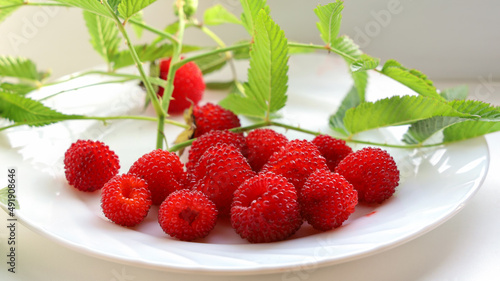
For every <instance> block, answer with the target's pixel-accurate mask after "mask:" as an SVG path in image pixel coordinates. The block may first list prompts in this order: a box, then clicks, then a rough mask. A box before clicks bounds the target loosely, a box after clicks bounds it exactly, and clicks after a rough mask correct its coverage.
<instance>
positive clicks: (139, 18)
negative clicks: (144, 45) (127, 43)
mask: <svg viewBox="0 0 500 281" xmlns="http://www.w3.org/2000/svg"><path fill="white" fill-rule="evenodd" d="M143 15H144V13H143V12H142V11H140V12H138V13H136V14H135V15H133V16H132V17H130V18H131V19H134V20H135V21H136V22H138V23H142V24H146V22H145V21H144V18H143ZM132 30H134V33H135V35H136V36H137V37H138V38H141V37H142V33H143V32H144V28H143V27H142V26H139V25H137V24H132Z"/></svg>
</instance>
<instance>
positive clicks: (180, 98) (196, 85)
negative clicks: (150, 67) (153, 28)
mask: <svg viewBox="0 0 500 281" xmlns="http://www.w3.org/2000/svg"><path fill="white" fill-rule="evenodd" d="M171 61H172V59H171V58H168V59H163V60H161V61H160V78H161V79H163V80H167V76H168V72H169V68H170V62H171ZM164 91H165V89H163V88H162V87H160V88H159V89H158V95H159V96H160V97H163V94H164ZM204 91H205V82H204V81H203V74H202V72H201V70H200V68H199V67H198V66H197V65H196V64H195V63H194V62H188V63H186V64H184V65H183V66H181V67H180V68H179V69H177V71H176V72H175V78H174V91H173V92H172V100H171V101H170V105H169V107H168V113H169V114H178V113H182V112H183V111H184V110H186V109H188V108H189V107H190V106H191V105H196V104H198V102H199V101H200V100H201V98H202V97H203V92H204Z"/></svg>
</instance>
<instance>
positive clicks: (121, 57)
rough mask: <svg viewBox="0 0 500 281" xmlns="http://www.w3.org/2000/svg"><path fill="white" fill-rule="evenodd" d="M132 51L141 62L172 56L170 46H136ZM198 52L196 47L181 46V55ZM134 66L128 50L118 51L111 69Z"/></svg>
mask: <svg viewBox="0 0 500 281" xmlns="http://www.w3.org/2000/svg"><path fill="white" fill-rule="evenodd" d="M134 49H135V51H136V53H137V55H138V56H139V60H140V61H142V62H147V61H153V60H157V59H161V58H167V57H171V56H172V54H173V47H172V45H171V44H163V45H148V44H144V45H137V46H134ZM196 50H199V47H197V46H190V45H183V46H182V53H187V52H192V51H196ZM133 64H134V60H133V59H132V54H131V53H130V50H129V49H126V50H123V51H120V52H119V53H117V54H116V55H115V57H114V58H113V69H115V70H116V69H119V68H123V67H127V66H130V65H133Z"/></svg>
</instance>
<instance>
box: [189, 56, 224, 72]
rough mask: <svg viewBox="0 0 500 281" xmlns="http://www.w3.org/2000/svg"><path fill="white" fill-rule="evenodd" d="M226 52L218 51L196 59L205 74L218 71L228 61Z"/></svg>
mask: <svg viewBox="0 0 500 281" xmlns="http://www.w3.org/2000/svg"><path fill="white" fill-rule="evenodd" d="M228 59H229V58H228V57H227V56H226V54H224V53H217V54H213V55H210V56H205V57H203V58H200V59H197V60H195V62H196V64H197V65H198V67H199V68H200V70H201V72H202V73H203V75H206V74H208V73H211V72H214V71H217V70H219V69H221V68H222V67H224V66H225V65H226V63H227V61H228Z"/></svg>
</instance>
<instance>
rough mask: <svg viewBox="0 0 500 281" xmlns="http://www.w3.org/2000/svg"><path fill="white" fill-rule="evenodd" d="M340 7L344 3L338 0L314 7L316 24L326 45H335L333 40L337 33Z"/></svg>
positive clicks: (342, 7)
mask: <svg viewBox="0 0 500 281" xmlns="http://www.w3.org/2000/svg"><path fill="white" fill-rule="evenodd" d="M342 9H344V4H343V2H342V1H339V0H337V1H336V2H335V3H329V4H327V5H324V6H321V5H319V6H318V7H316V9H314V13H316V16H318V19H319V22H317V23H316V26H317V27H318V30H319V32H320V34H321V39H323V42H325V44H327V45H328V46H333V45H335V40H336V39H337V36H338V35H339V30H340V22H341V21H342V14H341V12H342Z"/></svg>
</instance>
